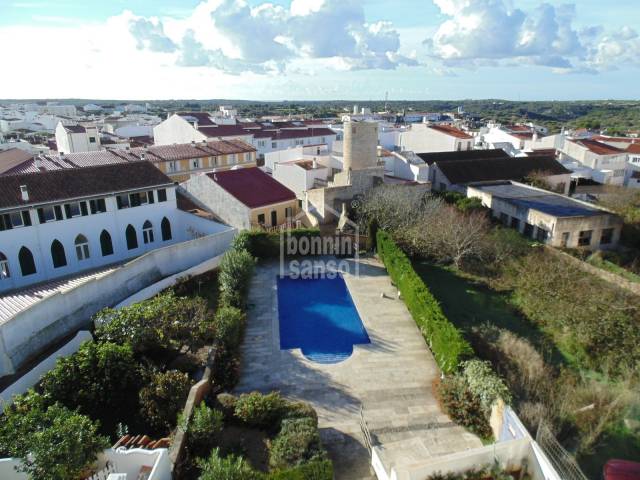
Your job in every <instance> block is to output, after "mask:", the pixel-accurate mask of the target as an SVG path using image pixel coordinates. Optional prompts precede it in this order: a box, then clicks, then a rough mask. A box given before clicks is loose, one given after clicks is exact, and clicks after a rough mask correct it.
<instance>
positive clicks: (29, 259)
mask: <svg viewBox="0 0 640 480" xmlns="http://www.w3.org/2000/svg"><path fill="white" fill-rule="evenodd" d="M18 262H20V271H21V272H22V276H23V277H26V276H29V275H33V274H34V273H36V262H35V261H34V260H33V254H32V253H31V250H29V249H28V248H27V247H22V248H21V249H20V252H18Z"/></svg>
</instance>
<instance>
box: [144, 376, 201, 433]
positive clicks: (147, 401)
mask: <svg viewBox="0 0 640 480" xmlns="http://www.w3.org/2000/svg"><path fill="white" fill-rule="evenodd" d="M190 388H191V381H190V380H189V376H188V375H187V374H186V373H182V372H178V371H176V370H169V371H168V372H156V373H152V374H151V376H150V378H149V380H148V381H147V384H146V385H145V386H144V387H142V389H141V390H140V394H139V397H140V414H141V415H142V418H143V419H144V420H145V421H146V422H147V424H148V425H149V426H150V427H151V428H152V429H155V431H156V432H158V433H166V432H167V431H169V430H171V428H173V427H174V426H175V424H176V420H177V417H178V413H179V412H180V411H181V410H182V408H183V407H184V402H185V400H186V399H187V395H188V394H189V389H190Z"/></svg>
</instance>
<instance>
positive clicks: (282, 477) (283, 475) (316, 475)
mask: <svg viewBox="0 0 640 480" xmlns="http://www.w3.org/2000/svg"><path fill="white" fill-rule="evenodd" d="M267 478H268V480H333V465H332V464H331V461H330V460H322V461H313V462H309V463H307V464H305V465H300V466H299V467H294V468H289V469H286V470H279V471H276V472H273V473H270V474H269V475H268V476H267Z"/></svg>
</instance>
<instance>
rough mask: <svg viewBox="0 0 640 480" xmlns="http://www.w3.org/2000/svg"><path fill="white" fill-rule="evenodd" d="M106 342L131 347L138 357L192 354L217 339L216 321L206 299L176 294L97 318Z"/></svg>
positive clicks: (99, 333) (98, 329) (98, 333)
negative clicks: (184, 348) (162, 353)
mask: <svg viewBox="0 0 640 480" xmlns="http://www.w3.org/2000/svg"><path fill="white" fill-rule="evenodd" d="M94 322H95V324H96V332H95V336H96V338H97V339H98V340H99V341H102V342H114V343H119V344H129V345H131V347H132V348H133V351H134V352H136V353H143V354H144V353H150V352H158V351H162V350H167V349H174V350H178V349H180V348H181V347H182V346H183V345H186V346H188V347H189V349H190V350H194V349H197V348H199V347H201V346H202V345H204V344H205V343H206V341H207V340H208V339H210V338H211V337H212V336H213V326H212V319H211V318H210V316H209V313H208V307H207V302H206V301H205V300H204V299H202V298H187V297H176V296H175V295H174V294H173V293H172V292H168V293H163V294H161V295H157V296H155V297H153V298H150V299H149V300H145V301H144V302H140V303H135V304H133V305H130V306H128V307H124V308H121V309H119V310H113V309H105V310H103V311H101V312H100V313H98V314H97V315H96V317H95V318H94Z"/></svg>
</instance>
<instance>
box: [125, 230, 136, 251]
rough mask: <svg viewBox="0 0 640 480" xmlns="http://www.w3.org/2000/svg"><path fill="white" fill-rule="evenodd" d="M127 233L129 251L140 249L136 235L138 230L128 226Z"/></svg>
mask: <svg viewBox="0 0 640 480" xmlns="http://www.w3.org/2000/svg"><path fill="white" fill-rule="evenodd" d="M125 233H126V236H127V248H128V249H129V250H133V249H134V248H138V236H137V235H136V229H135V228H133V225H128V226H127V231H126V232H125Z"/></svg>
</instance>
